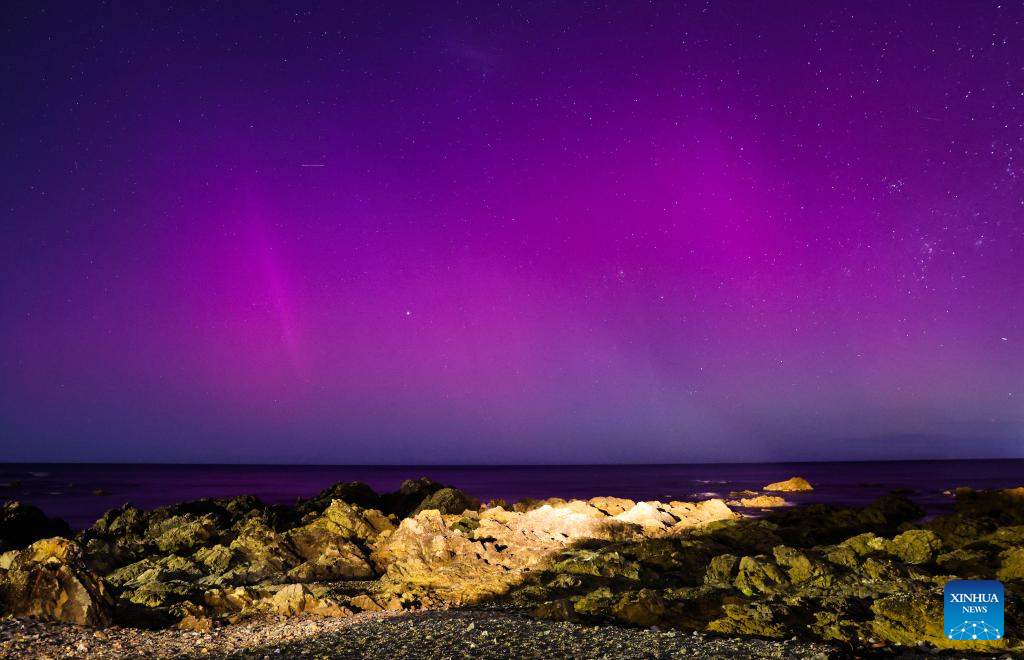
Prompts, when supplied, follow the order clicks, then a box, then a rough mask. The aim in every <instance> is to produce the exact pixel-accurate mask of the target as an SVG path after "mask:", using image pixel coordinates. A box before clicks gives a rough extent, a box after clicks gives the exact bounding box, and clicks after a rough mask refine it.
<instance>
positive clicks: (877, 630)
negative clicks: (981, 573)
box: [870, 589, 1006, 652]
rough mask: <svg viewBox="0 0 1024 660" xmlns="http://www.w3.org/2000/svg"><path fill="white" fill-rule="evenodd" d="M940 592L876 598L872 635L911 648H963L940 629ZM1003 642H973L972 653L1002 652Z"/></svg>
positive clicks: (941, 620) (899, 594)
mask: <svg viewBox="0 0 1024 660" xmlns="http://www.w3.org/2000/svg"><path fill="white" fill-rule="evenodd" d="M942 603H943V596H942V590H941V589H935V590H933V591H928V592H920V591H916V590H915V591H901V592H898V593H894V594H892V595H890V596H887V597H885V598H879V599H876V600H875V601H874V602H873V603H872V605H871V611H872V612H873V613H874V615H875V618H874V620H872V621H871V624H870V625H871V631H872V633H873V634H874V636H876V637H878V638H880V639H884V640H886V641H888V642H891V643H896V644H902V645H904V646H914V645H916V644H919V643H921V642H926V643H928V644H930V645H932V646H935V647H938V648H940V649H945V648H956V649H961V650H962V649H963V643H962V642H957V641H954V640H950V639H948V638H947V637H946V635H945V634H944V631H943V629H942V622H943V616H942ZM1005 648H1006V642H1005V641H1004V640H998V641H983V640H980V639H979V640H976V641H973V642H972V644H971V650H972V651H973V652H985V651H989V652H991V651H995V650H998V649H1005Z"/></svg>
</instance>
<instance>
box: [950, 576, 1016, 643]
mask: <svg viewBox="0 0 1024 660" xmlns="http://www.w3.org/2000/svg"><path fill="white" fill-rule="evenodd" d="M945 599H946V604H945V606H944V607H943V621H944V625H943V627H944V628H945V633H946V637H947V638H949V639H952V640H957V641H965V642H975V641H982V640H996V639H1002V638H1003V633H1004V630H1003V583H1002V582H999V581H998V580H950V581H949V582H947V583H946V589H945Z"/></svg>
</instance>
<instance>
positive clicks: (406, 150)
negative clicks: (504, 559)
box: [0, 2, 1024, 463]
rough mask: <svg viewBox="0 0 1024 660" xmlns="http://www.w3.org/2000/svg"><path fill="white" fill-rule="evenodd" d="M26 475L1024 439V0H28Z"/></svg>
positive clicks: (18, 440) (20, 219)
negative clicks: (294, 3) (65, 469)
mask: <svg viewBox="0 0 1024 660" xmlns="http://www.w3.org/2000/svg"><path fill="white" fill-rule="evenodd" d="M0 13H2V16H3V21H2V23H0V25H2V26H3V27H2V28H0V29H2V37H3V38H2V39H0V50H2V54H3V57H2V58H0V76H2V81H3V89H4V90H5V97H6V103H4V104H3V106H2V107H0V141H2V143H0V148H2V153H4V154H5V156H6V157H5V158H4V159H2V161H0V167H2V168H3V172H2V174H3V176H2V182H0V222H2V225H3V232H2V234H0V301H2V303H3V304H2V308H0V309H2V311H0V315H2V316H0V320H2V323H0V373H3V374H4V377H3V378H2V379H0V438H3V441H4V446H5V447H6V448H7V450H8V454H9V455H10V459H9V460H53V459H54V458H55V457H59V458H60V459H61V460H140V461H146V460H154V461H163V460H170V461H182V462H189V461H225V462H233V461H243V462H252V461H274V462H308V461H328V462H337V463H392V462H407V463H417V462H432V463H467V462H468V463H473V462H481V463H487V462H497V463H531V462H552V463H565V462H615V461H630V462H659V461H675V462H690V461H737V460H743V461H768V460H817V459H885V458H947V457H1001V456H1018V457H1019V456H1020V446H1021V444H1020V440H1021V434H1022V433H1024V408H1022V405H1024V404H1022V402H1024V24H1022V20H1024V7H1022V6H1021V5H1020V4H1018V3H1005V2H1003V3H1000V2H992V3H985V2H981V3H973V4H971V5H970V6H969V7H968V6H966V5H963V4H961V3H954V2H895V3H893V2H886V3H880V2H879V3H876V2H858V3H833V2H827V3H811V2H774V3H763V4H752V3H724V2H722V3H702V2H688V3H670V2H666V3H661V2H652V3H575V2H574V3H558V2H556V3H551V2H536V3H535V2H522V3H520V2H517V3H511V4H505V3H499V4H490V5H481V4H476V3H435V4H431V5H416V4H404V3H391V4H385V5H381V4H380V3H361V2H356V3H344V4H341V5H339V4H336V3H324V4H320V3H302V8H301V9H296V8H294V7H288V6H275V5H274V4H273V3H258V2H257V3H249V4H246V5H245V6H244V7H240V6H234V5H227V4H221V3H204V4H202V5H198V6H184V5H175V6H167V7H159V6H158V5H146V6H141V5H140V6H119V5H96V6H92V5H85V4H82V5H72V6H67V5H61V4H46V3H19V2H14V3H6V4H5V5H4V7H3V8H2V9H0Z"/></svg>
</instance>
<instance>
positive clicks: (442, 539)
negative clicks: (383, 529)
mask: <svg viewBox="0 0 1024 660" xmlns="http://www.w3.org/2000/svg"><path fill="white" fill-rule="evenodd" d="M459 520H460V518H459V517H457V516H447V517H445V516H442V515H441V514H440V513H438V512H437V511H434V510H426V511H422V512H420V513H419V514H417V515H416V516H414V517H412V518H406V519H405V520H403V521H402V523H401V525H399V527H398V529H397V530H396V531H395V532H394V533H393V534H390V535H387V536H386V537H382V539H381V540H380V541H378V543H376V544H375V546H374V550H373V554H372V559H373V561H374V563H375V564H376V565H377V566H378V567H380V568H381V569H382V570H385V571H386V578H387V581H388V582H389V583H391V584H396V585H413V586H416V587H419V588H426V589H430V590H432V591H434V592H436V593H438V594H440V595H441V596H442V597H444V598H446V599H448V600H449V601H450V602H452V603H453V604H467V603H473V602H478V601H479V600H481V599H483V598H485V597H489V596H493V595H495V594H499V593H503V592H505V591H506V590H507V589H508V588H509V586H510V585H513V584H516V583H518V582H520V581H521V580H522V576H523V575H524V573H526V572H528V571H531V570H534V569H538V568H541V567H543V566H544V565H545V564H546V563H547V562H549V561H551V560H552V559H553V558H554V557H555V555H556V554H558V552H560V551H561V550H562V549H564V548H565V547H566V546H568V545H569V544H571V543H574V542H577V541H581V540H584V539H599V540H604V541H615V540H623V539H629V538H635V537H637V536H638V535H639V531H640V529H641V528H640V526H638V525H634V524H631V523H627V522H624V521H621V520H615V519H613V518H608V517H607V516H605V515H604V514H602V513H601V512H600V511H599V510H597V509H596V508H594V507H591V506H590V505H587V504H586V503H577V505H573V506H570V505H565V506H560V507H553V506H551V505H544V506H541V507H540V508H537V509H533V510H531V511H528V512H526V513H517V512H513V511H506V510H504V509H500V508H498V509H488V510H486V511H483V512H482V513H480V514H479V526H478V527H476V528H475V529H473V530H472V531H470V532H469V533H467V532H466V531H464V528H463V527H461V526H459V525H458V524H457V523H459Z"/></svg>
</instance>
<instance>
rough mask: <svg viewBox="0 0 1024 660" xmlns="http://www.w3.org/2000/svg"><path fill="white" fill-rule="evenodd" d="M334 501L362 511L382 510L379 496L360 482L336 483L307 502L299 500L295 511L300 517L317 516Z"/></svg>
mask: <svg viewBox="0 0 1024 660" xmlns="http://www.w3.org/2000/svg"><path fill="white" fill-rule="evenodd" d="M334 500H341V501H342V502H346V503H348V504H355V505H356V506H360V507H362V508H364V509H382V506H383V505H382V503H381V499H380V495H378V494H377V493H376V491H374V490H373V489H372V488H370V487H369V486H367V485H366V484H364V483H363V482H361V481H351V482H349V483H337V484H334V485H333V486H331V487H330V488H327V489H325V490H323V491H321V492H320V493H319V494H317V495H315V496H314V497H311V498H310V499H308V500H300V501H299V503H298V504H297V505H296V507H295V510H296V511H297V512H299V513H300V514H302V515H304V516H305V515H309V514H311V513H312V514H316V515H319V514H321V513H323V512H324V510H325V509H326V508H327V507H329V506H330V505H331V502H333V501H334Z"/></svg>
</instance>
